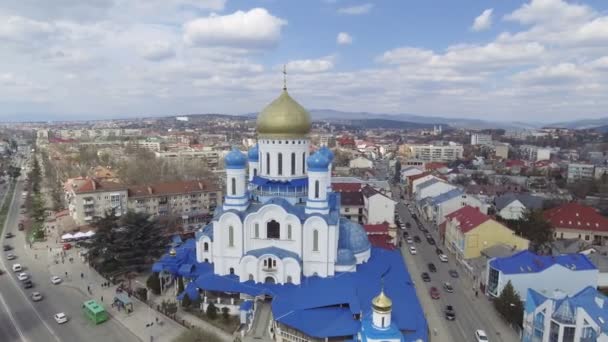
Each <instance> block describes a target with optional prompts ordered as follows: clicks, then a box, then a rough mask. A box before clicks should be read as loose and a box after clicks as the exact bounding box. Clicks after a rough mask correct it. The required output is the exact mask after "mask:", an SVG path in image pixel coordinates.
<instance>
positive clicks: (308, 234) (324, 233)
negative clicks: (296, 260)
mask: <svg viewBox="0 0 608 342" xmlns="http://www.w3.org/2000/svg"><path fill="white" fill-rule="evenodd" d="M315 230H316V231H318V234H319V235H318V246H317V247H318V248H317V249H318V250H316V251H314V250H313V247H314V246H313V238H314V231H315ZM303 231H304V234H303V241H304V243H303V246H302V247H303V258H302V261H303V264H304V275H306V276H311V275H313V274H314V273H317V275H319V276H321V277H327V275H328V274H329V270H328V251H329V248H330V244H329V238H328V235H329V234H328V233H329V232H328V227H327V223H326V222H325V220H324V219H323V218H321V217H319V216H311V217H309V218H308V219H306V221H305V222H304V229H303ZM332 265H333V263H332ZM332 272H333V269H332Z"/></svg>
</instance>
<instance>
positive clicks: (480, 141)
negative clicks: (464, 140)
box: [471, 133, 492, 145]
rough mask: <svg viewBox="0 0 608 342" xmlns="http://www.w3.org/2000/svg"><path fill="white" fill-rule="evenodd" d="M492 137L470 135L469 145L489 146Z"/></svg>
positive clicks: (476, 134)
mask: <svg viewBox="0 0 608 342" xmlns="http://www.w3.org/2000/svg"><path fill="white" fill-rule="evenodd" d="M491 144H492V136H491V135H489V134H482V133H473V134H471V145H491Z"/></svg>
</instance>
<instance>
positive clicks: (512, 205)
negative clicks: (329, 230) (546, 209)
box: [494, 193, 543, 220]
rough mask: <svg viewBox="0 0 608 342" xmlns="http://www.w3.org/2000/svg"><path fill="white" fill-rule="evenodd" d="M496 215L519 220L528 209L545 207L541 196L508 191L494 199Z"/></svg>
mask: <svg viewBox="0 0 608 342" xmlns="http://www.w3.org/2000/svg"><path fill="white" fill-rule="evenodd" d="M494 205H495V208H496V215H497V216H500V217H501V218H502V219H505V220H519V219H521V218H522V217H523V216H524V214H525V213H526V211H530V210H539V209H542V208H543V199H542V198H541V197H536V196H532V195H529V194H514V193H507V194H504V195H502V196H498V197H496V198H495V199H494Z"/></svg>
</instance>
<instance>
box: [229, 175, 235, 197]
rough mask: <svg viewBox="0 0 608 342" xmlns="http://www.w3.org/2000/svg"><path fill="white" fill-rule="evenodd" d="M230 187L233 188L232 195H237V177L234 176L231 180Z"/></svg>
mask: <svg viewBox="0 0 608 342" xmlns="http://www.w3.org/2000/svg"><path fill="white" fill-rule="evenodd" d="M230 187H231V188H232V195H233V196H234V195H236V178H234V177H232V179H231V180H230Z"/></svg>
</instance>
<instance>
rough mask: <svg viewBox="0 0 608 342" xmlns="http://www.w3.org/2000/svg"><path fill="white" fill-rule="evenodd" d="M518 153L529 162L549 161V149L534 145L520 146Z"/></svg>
mask: <svg viewBox="0 0 608 342" xmlns="http://www.w3.org/2000/svg"><path fill="white" fill-rule="evenodd" d="M519 152H520V153H521V154H522V158H523V159H526V160H530V161H539V160H549V159H551V149H550V148H545V147H538V146H534V145H521V146H520V147H519Z"/></svg>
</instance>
